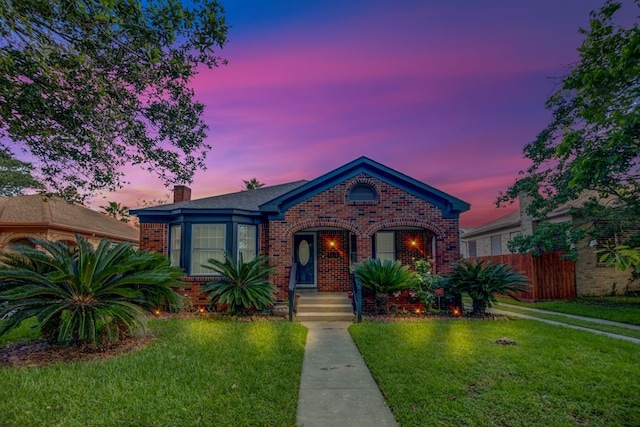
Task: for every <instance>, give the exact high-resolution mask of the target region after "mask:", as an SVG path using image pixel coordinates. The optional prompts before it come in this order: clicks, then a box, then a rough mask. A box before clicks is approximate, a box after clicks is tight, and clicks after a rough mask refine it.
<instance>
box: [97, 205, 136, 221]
mask: <svg viewBox="0 0 640 427" xmlns="http://www.w3.org/2000/svg"><path fill="white" fill-rule="evenodd" d="M100 208H101V209H102V210H103V211H104V213H105V214H107V215H108V216H110V217H112V218H115V219H117V220H119V221H122V222H129V221H130V218H129V217H130V216H131V215H129V208H128V207H127V206H122V205H121V204H120V203H118V202H108V204H107V205H105V206H100Z"/></svg>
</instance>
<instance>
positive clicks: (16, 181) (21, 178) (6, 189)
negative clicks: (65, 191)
mask: <svg viewBox="0 0 640 427" xmlns="http://www.w3.org/2000/svg"><path fill="white" fill-rule="evenodd" d="M32 171H33V166H32V165H31V164H29V163H26V162H21V161H20V160H17V159H15V158H14V157H13V154H12V153H11V151H9V150H8V149H7V148H3V147H0V196H15V195H18V194H22V192H23V191H24V190H27V189H41V188H43V185H42V184H41V183H40V182H39V181H38V180H36V179H35V178H34V177H33V175H32Z"/></svg>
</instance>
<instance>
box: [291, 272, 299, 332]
mask: <svg viewBox="0 0 640 427" xmlns="http://www.w3.org/2000/svg"><path fill="white" fill-rule="evenodd" d="M297 268H298V264H296V263H293V264H291V270H290V272H289V322H292V321H293V313H295V311H296V310H295V301H296V271H297Z"/></svg>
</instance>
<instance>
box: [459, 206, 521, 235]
mask: <svg viewBox="0 0 640 427" xmlns="http://www.w3.org/2000/svg"><path fill="white" fill-rule="evenodd" d="M513 227H520V210H517V211H515V212H511V213H509V214H506V215H504V216H501V217H500V218H497V219H494V220H493V221H490V222H488V223H486V224H484V225H481V226H480V227H477V228H474V229H472V230H469V231H467V232H466V233H464V234H462V235H461V236H460V237H461V238H463V239H467V238H469V237H474V236H478V235H480V234H484V233H488V232H489V231H494V230H504V229H507V228H513Z"/></svg>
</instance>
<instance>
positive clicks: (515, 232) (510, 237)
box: [509, 231, 521, 240]
mask: <svg viewBox="0 0 640 427" xmlns="http://www.w3.org/2000/svg"><path fill="white" fill-rule="evenodd" d="M520 234H521V233H520V232H519V231H512V232H511V233H509V240H513V239H514V238H515V237H518V236H519V235H520Z"/></svg>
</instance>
